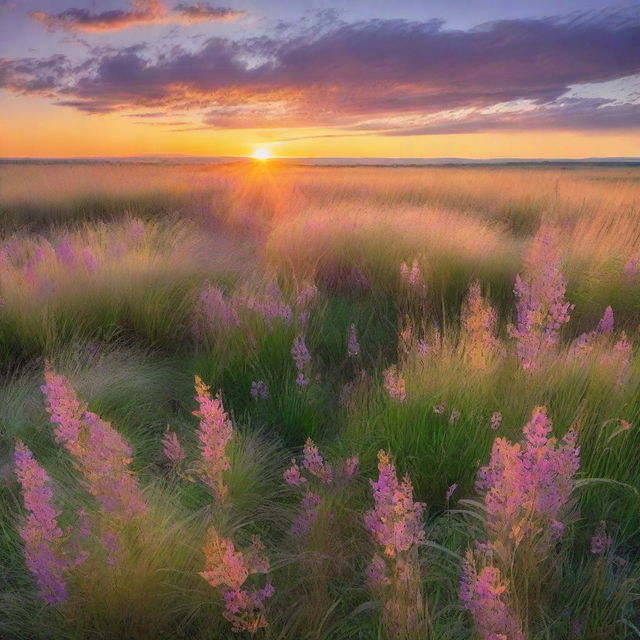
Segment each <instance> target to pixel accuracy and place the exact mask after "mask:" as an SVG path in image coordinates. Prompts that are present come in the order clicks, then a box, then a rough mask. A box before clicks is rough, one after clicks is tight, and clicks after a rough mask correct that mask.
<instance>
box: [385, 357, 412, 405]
mask: <svg viewBox="0 0 640 640" xmlns="http://www.w3.org/2000/svg"><path fill="white" fill-rule="evenodd" d="M382 376H383V378H384V388H385V389H386V390H387V393H388V394H389V397H390V398H391V399H392V400H395V401H396V402H399V403H400V404H402V403H403V402H404V401H405V400H406V399H407V391H406V387H405V383H404V378H403V377H402V376H401V375H400V373H399V372H398V367H396V365H395V364H394V365H391V366H390V367H389V368H388V369H385V370H384V371H383V372H382Z"/></svg>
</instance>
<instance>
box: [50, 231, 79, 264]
mask: <svg viewBox="0 0 640 640" xmlns="http://www.w3.org/2000/svg"><path fill="white" fill-rule="evenodd" d="M55 252H56V256H57V257H58V259H59V260H60V262H62V263H63V264H65V265H66V266H68V267H72V266H73V265H74V264H75V263H76V260H77V256H76V249H75V247H74V246H73V242H72V241H71V238H70V236H69V234H67V233H65V234H64V235H63V236H62V238H61V239H60V240H59V241H58V242H57V244H56V247H55Z"/></svg>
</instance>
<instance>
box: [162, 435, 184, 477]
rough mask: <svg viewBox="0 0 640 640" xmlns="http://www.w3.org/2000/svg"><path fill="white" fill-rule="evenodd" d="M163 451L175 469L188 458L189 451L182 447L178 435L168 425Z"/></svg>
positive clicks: (163, 441) (163, 440) (163, 439)
mask: <svg viewBox="0 0 640 640" xmlns="http://www.w3.org/2000/svg"><path fill="white" fill-rule="evenodd" d="M162 452H163V453H164V457H165V458H166V459H167V460H168V461H169V463H170V464H171V467H172V468H173V469H178V468H179V467H180V466H181V465H182V463H183V462H184V461H185V460H186V458H187V452H186V451H185V450H184V449H183V448H182V445H181V444H180V440H178V436H177V435H176V433H175V432H174V431H170V430H169V427H168V426H167V430H166V432H165V434H164V437H163V438H162Z"/></svg>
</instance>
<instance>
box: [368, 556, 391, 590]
mask: <svg viewBox="0 0 640 640" xmlns="http://www.w3.org/2000/svg"><path fill="white" fill-rule="evenodd" d="M365 573H366V576H367V580H368V581H369V583H370V584H371V586H373V587H376V586H378V585H388V584H391V580H390V579H389V577H388V576H387V563H386V562H385V561H384V558H382V557H380V556H379V555H378V554H377V553H376V554H374V556H373V558H372V559H371V562H370V563H369V566H368V567H367V569H366V572H365Z"/></svg>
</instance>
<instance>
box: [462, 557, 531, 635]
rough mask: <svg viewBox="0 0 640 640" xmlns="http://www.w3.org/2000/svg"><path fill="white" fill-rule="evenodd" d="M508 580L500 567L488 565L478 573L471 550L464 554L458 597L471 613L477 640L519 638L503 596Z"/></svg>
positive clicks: (507, 589) (512, 616)
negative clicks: (478, 639) (477, 635)
mask: <svg viewBox="0 0 640 640" xmlns="http://www.w3.org/2000/svg"><path fill="white" fill-rule="evenodd" d="M508 595H509V583H508V582H507V580H505V579H504V578H503V577H502V574H501V573H500V569H498V568H497V567H494V566H491V565H488V566H485V567H483V568H482V569H481V570H480V572H479V573H478V571H477V569H476V566H475V561H474V557H473V553H472V552H471V551H470V550H469V551H468V552H467V555H466V557H465V561H464V568H463V574H462V579H461V581H460V599H461V600H462V602H463V604H464V607H465V609H467V611H469V612H470V613H471V616H472V617H473V621H474V623H475V626H476V629H477V631H478V634H479V636H480V638H481V640H507V639H508V640H523V638H524V635H523V634H522V631H521V630H520V628H519V625H518V622H517V619H516V616H515V614H514V612H513V610H512V609H511V607H510V606H509V605H508V603H507V602H505V600H506V599H507V597H508Z"/></svg>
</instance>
